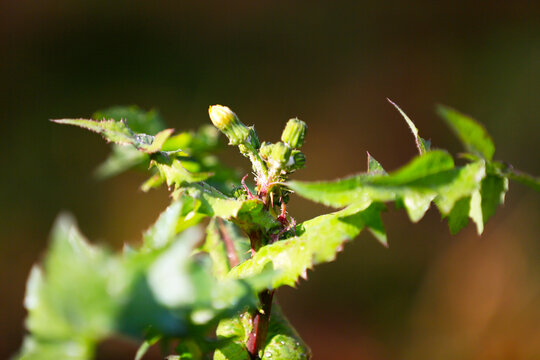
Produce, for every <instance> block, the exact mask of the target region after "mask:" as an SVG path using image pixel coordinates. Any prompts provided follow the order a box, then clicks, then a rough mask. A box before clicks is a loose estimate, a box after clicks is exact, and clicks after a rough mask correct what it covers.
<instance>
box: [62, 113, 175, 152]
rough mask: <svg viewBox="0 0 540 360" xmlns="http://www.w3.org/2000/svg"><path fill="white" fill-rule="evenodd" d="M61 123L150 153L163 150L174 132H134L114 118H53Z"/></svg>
mask: <svg viewBox="0 0 540 360" xmlns="http://www.w3.org/2000/svg"><path fill="white" fill-rule="evenodd" d="M52 121H54V122H56V123H59V124H68V125H75V126H79V127H82V128H85V129H88V130H90V131H94V132H97V133H98V134H101V135H102V136H103V137H104V138H105V139H106V140H107V141H110V142H113V143H115V144H119V145H133V146H135V148H136V149H138V150H140V151H143V152H145V153H148V154H152V153H155V152H158V151H160V150H161V147H162V146H163V144H164V143H165V141H166V140H167V138H168V137H169V136H170V135H171V134H172V132H173V129H166V130H162V131H161V132H159V133H157V134H156V135H155V136H152V135H147V134H143V133H140V134H136V133H134V132H133V131H132V130H131V129H130V128H129V127H128V126H127V124H126V123H125V122H118V121H114V120H102V121H94V120H86V119H60V120H52Z"/></svg>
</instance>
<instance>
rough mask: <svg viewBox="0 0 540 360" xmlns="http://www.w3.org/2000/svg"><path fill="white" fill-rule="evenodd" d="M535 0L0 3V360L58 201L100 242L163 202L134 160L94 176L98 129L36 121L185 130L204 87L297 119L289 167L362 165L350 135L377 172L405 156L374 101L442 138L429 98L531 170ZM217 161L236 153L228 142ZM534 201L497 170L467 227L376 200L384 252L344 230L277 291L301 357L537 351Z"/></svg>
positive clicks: (12, 338) (198, 118)
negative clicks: (492, 189)
mask: <svg viewBox="0 0 540 360" xmlns="http://www.w3.org/2000/svg"><path fill="white" fill-rule="evenodd" d="M538 4H539V3H538V2H535V1H528V2H526V1H505V2H502V1H501V2H499V1H451V2H450V1H444V2H443V1H401V2H397V1H396V2H394V1H371V2H368V1H316V0H311V1H204V2H195V1H189V2H188V1H160V2H150V1H146V2H145V1H91V2H90V1H67V0H66V1H60V0H54V1H27V0H19V1H0V139H1V141H0V150H1V152H0V154H1V161H2V163H1V164H2V166H1V169H2V170H1V176H0V204H1V205H0V234H1V241H0V316H1V318H0V358H6V357H8V356H9V354H12V353H13V352H14V351H15V350H16V349H17V348H18V347H19V345H20V342H21V339H22V336H23V334H24V329H23V318H24V315H25V313H24V309H23V307H22V299H23V295H24V284H25V280H26V277H27V276H28V273H29V269H30V267H31V265H32V264H33V263H34V262H36V261H38V260H39V259H40V257H41V256H42V254H43V252H44V250H45V249H46V246H47V236H48V232H49V230H50V226H51V224H52V222H53V221H54V218H55V217H56V215H57V214H58V213H59V212H60V211H61V210H69V211H71V212H73V213H74V214H75V216H76V217H77V219H78V221H79V225H80V227H81V229H82V231H83V233H84V234H86V235H87V236H88V237H89V238H90V239H92V240H93V241H96V242H106V243H108V244H111V246H114V247H116V248H119V247H120V246H121V244H122V243H123V242H132V243H136V242H137V241H139V239H140V237H141V233H142V231H143V230H144V229H145V228H147V227H148V226H149V225H150V224H151V223H152V222H153V221H154V219H155V218H156V217H157V214H158V213H159V211H161V210H162V209H164V208H165V206H166V204H167V201H168V198H167V193H166V191H164V190H161V191H154V192H152V193H150V194H143V193H141V192H140V191H139V190H138V186H139V184H140V183H141V182H142V181H143V177H142V176H141V175H139V174H133V173H131V174H125V175H122V176H120V177H117V178H115V179H111V180H107V181H104V182H98V181H96V180H94V179H93V178H92V177H91V176H90V174H91V173H92V171H93V169H94V168H95V167H96V166H97V165H98V164H99V163H100V162H101V161H102V160H103V159H104V158H105V156H106V154H107V152H108V147H107V146H106V145H105V144H104V142H103V141H102V139H100V138H99V137H98V136H96V135H94V134H90V133H87V132H85V131H82V130H80V129H75V128H70V127H62V126H58V125H55V124H52V123H50V122H49V121H48V119H51V118H63V117H88V116H90V114H91V113H92V112H93V111H94V110H97V109H100V108H104V107H107V106H111V105H117V104H138V105H140V106H142V107H144V108H146V109H149V108H152V107H155V108H157V109H159V110H160V111H161V113H162V115H163V116H164V118H165V119H166V120H167V121H168V124H169V126H171V127H174V128H176V129H188V128H194V127H197V126H198V125H200V124H203V123H208V121H209V119H208V115H207V108H208V105H210V104H215V103H219V104H224V105H229V106H230V107H231V108H233V109H234V110H235V111H236V112H237V113H238V115H239V116H240V118H241V119H242V120H243V121H244V122H245V123H247V124H248V125H251V124H256V126H257V130H258V132H259V136H260V137H261V138H262V139H268V140H272V141H275V140H276V139H277V138H278V137H279V134H280V132H281V129H282V127H283V125H284V123H285V122H286V120H287V119H288V118H290V117H293V116H298V117H300V118H301V119H303V120H305V121H307V122H308V124H309V132H308V138H307V143H306V144H305V146H304V150H305V153H306V154H307V158H308V163H307V165H308V167H307V169H306V170H303V171H302V172H299V173H298V174H297V175H295V177H296V178H297V179H310V180H315V179H332V178H336V177H339V176H344V175H348V174H351V173H354V172H359V171H364V170H365V162H366V151H367V150H369V151H370V153H371V154H372V155H373V156H374V157H375V158H376V159H378V160H379V161H380V162H381V163H382V164H383V166H385V167H386V168H387V169H389V170H391V169H395V168H396V167H398V166H399V165H400V164H403V163H405V162H406V161H408V160H409V159H410V158H411V157H412V156H414V155H415V146H414V142H413V139H412V137H411V135H410V133H409V130H408V129H407V127H406V125H405V122H404V121H403V120H402V119H401V118H400V116H399V115H398V113H397V112H396V111H395V110H394V109H393V108H392V107H391V106H390V105H389V104H388V103H387V102H386V100H385V98H386V97H389V98H391V99H392V100H394V101H396V102H397V103H398V104H399V105H400V106H401V107H402V108H403V109H404V110H405V111H406V112H407V113H408V115H409V116H410V117H411V118H412V119H413V120H414V121H415V122H416V124H417V126H418V127H419V128H420V131H421V134H422V136H423V137H426V138H431V140H432V143H433V146H435V147H441V148H447V149H450V150H451V151H452V152H453V153H457V152H459V151H461V147H460V144H459V143H458V141H457V140H456V139H455V138H454V137H453V135H452V134H451V133H450V132H449V131H448V130H447V128H446V127H445V125H444V123H443V122H442V121H441V120H440V119H439V118H437V116H436V115H435V114H434V105H435V104H436V103H439V102H440V103H444V104H448V105H451V106H454V107H456V108H458V109H460V110H462V111H464V112H467V113H469V114H471V115H473V116H475V117H476V118H477V119H479V120H481V121H482V122H483V123H484V124H485V125H486V127H487V129H488V130H489V132H490V133H491V134H492V136H493V138H494V141H495V144H496V148H497V151H496V154H495V157H496V158H497V159H500V160H505V161H507V162H509V163H511V164H513V165H514V166H515V167H517V168H520V169H522V170H524V171H527V172H530V173H535V174H540V162H539V156H538V154H539V152H540V145H539V140H540V137H539V134H540V120H539V115H538V114H540V6H539V5H538ZM224 158H225V159H226V161H227V162H228V163H229V164H231V165H233V166H237V167H243V168H244V169H248V164H247V163H246V162H245V161H243V159H241V157H240V155H238V154H237V153H236V151H235V150H234V149H228V150H227V152H226V153H225V154H224ZM246 172H247V170H246ZM539 199H540V196H539V194H535V193H533V191H532V190H528V189H526V188H524V187H522V186H521V185H519V184H511V187H510V192H509V194H508V196H507V202H506V204H505V206H504V207H503V208H501V209H500V210H499V212H498V213H497V214H496V216H495V217H494V218H493V219H492V220H490V222H489V223H488V224H487V227H486V231H485V233H484V235H483V236H482V237H481V238H480V237H478V236H477V235H476V234H475V230H474V228H473V226H471V225H469V227H467V228H466V229H465V230H464V231H462V232H461V233H460V234H459V235H458V236H455V237H451V236H450V235H449V232H448V229H447V226H446V223H445V222H442V221H441V220H440V217H439V215H438V213H437V212H436V210H434V209H432V210H431V211H430V212H429V213H428V214H427V215H426V217H425V218H424V219H423V220H422V221H421V222H420V223H419V224H416V225H414V224H411V223H410V222H409V221H408V219H407V217H406V215H405V213H404V212H403V211H402V212H397V211H394V210H390V211H389V212H388V213H386V214H385V215H384V221H385V223H386V227H387V232H388V236H389V242H390V247H389V249H385V248H383V247H382V246H380V245H379V244H377V243H376V241H375V240H374V239H373V238H371V237H370V236H369V235H368V234H362V235H361V236H360V237H359V238H358V239H356V240H355V241H354V242H353V243H351V244H349V245H347V246H346V249H345V250H346V251H344V253H342V254H340V255H339V257H338V261H337V262H334V263H331V264H326V265H322V266H320V267H318V268H317V270H316V271H315V272H311V273H310V274H309V277H310V281H309V282H305V281H304V282H302V283H301V284H300V285H299V287H298V288H297V289H296V290H293V289H289V288H288V289H284V290H280V292H279V293H280V294H279V298H280V302H281V305H282V306H283V308H284V309H285V311H286V313H287V314H288V315H289V317H290V318H291V320H292V321H293V323H294V324H295V325H296V327H297V329H298V330H299V332H300V333H301V334H302V335H303V337H304V339H305V340H306V341H307V342H308V344H310V345H311V347H312V349H313V351H314V354H315V359H415V360H416V359H426V360H427V359H533V358H538V357H540V281H539V280H540V261H539V258H540V257H539V255H540V245H539V244H540V242H539V241H538V240H539V239H538V238H539V234H540V222H539V219H540V217H539V215H540V201H539ZM290 210H291V213H292V214H293V215H296V217H297V218H298V219H299V220H304V219H307V218H309V217H312V216H315V215H317V214H319V213H320V212H321V211H326V209H324V208H323V207H320V206H316V205H313V204H311V203H308V202H304V201H301V200H295V201H293V203H292V204H291V207H290ZM133 349H134V348H133V347H131V348H130V351H131V353H128V355H127V356H126V357H121V356H118V357H116V358H128V359H129V358H132V357H133ZM111 351H112V350H111ZM113 352H114V351H113ZM105 353H107V351H105ZM108 356H111V355H110V354H109V355H107V354H104V355H102V358H108Z"/></svg>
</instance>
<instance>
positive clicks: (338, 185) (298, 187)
mask: <svg viewBox="0 0 540 360" xmlns="http://www.w3.org/2000/svg"><path fill="white" fill-rule="evenodd" d="M453 167H454V162H453V160H452V157H451V156H450V155H448V153H446V152H443V151H440V150H435V151H430V152H428V153H426V154H424V155H422V156H419V157H416V158H415V159H413V160H412V161H411V162H410V163H409V164H407V165H405V166H403V167H402V168H401V169H398V170H397V171H395V172H392V173H391V174H389V175H388V176H384V175H380V176H376V175H365V174H360V175H355V176H351V177H349V178H345V179H340V180H336V181H323V182H311V183H310V182H298V181H291V182H288V183H287V185H288V186H289V187H290V188H291V189H293V190H294V191H295V192H296V193H298V194H299V195H301V196H303V197H306V198H308V199H310V200H313V201H316V202H320V203H323V204H325V205H328V206H334V207H342V206H347V205H351V204H355V205H356V206H363V207H367V206H369V204H371V203H372V202H373V201H382V202H386V201H398V200H399V201H402V203H403V204H404V205H405V207H406V209H407V213H408V214H409V217H410V218H411V220H412V221H414V222H416V221H418V220H420V219H421V218H422V216H423V215H424V213H425V212H426V211H427V209H428V208H429V205H430V203H431V201H432V200H433V199H434V198H435V197H436V195H437V192H436V189H437V186H442V185H444V182H445V181H446V182H451V181H452V179H453V177H452V173H451V171H453ZM430 181H431V182H430Z"/></svg>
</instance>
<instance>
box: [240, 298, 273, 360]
mask: <svg viewBox="0 0 540 360" xmlns="http://www.w3.org/2000/svg"><path fill="white" fill-rule="evenodd" d="M273 297H274V290H264V291H262V292H260V293H259V301H260V302H261V308H260V309H259V310H257V311H256V312H255V313H254V314H253V320H252V324H253V328H252V330H251V333H250V334H249V337H248V341H247V344H246V347H247V351H248V352H249V355H250V357H251V359H252V360H257V359H260V357H259V351H260V350H261V348H262V347H263V345H264V343H265V341H266V334H267V333H268V325H269V323H270V314H271V311H272V299H273Z"/></svg>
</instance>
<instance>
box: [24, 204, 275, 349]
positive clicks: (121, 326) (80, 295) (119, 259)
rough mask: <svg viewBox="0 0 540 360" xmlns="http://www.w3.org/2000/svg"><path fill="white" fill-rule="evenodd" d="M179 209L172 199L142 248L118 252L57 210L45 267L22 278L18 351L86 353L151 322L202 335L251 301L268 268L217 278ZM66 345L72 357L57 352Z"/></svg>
mask: <svg viewBox="0 0 540 360" xmlns="http://www.w3.org/2000/svg"><path fill="white" fill-rule="evenodd" d="M193 203H194V201H192V204H193ZM188 205H189V204H188ZM189 207H190V206H188V208H189ZM184 211H185V203H183V202H175V203H173V204H172V205H171V206H170V207H169V208H168V209H167V210H166V211H165V212H164V213H163V214H162V215H161V216H160V218H159V219H158V221H157V222H156V224H155V225H154V226H153V227H152V228H151V229H150V230H149V231H147V233H146V234H145V243H144V246H143V248H142V251H137V250H133V249H132V250H127V251H126V252H124V253H123V254H118V255H114V254H111V253H110V252H108V251H107V250H105V249H103V248H101V247H97V246H92V245H90V244H88V242H87V241H86V240H85V239H84V238H83V237H82V236H81V235H80V233H79V232H78V230H77V228H76V226H75V224H74V221H73V220H72V219H71V218H70V217H68V216H62V217H60V218H59V220H58V221H57V225H56V226H55V228H54V231H53V235H52V247H51V249H50V251H49V252H48V255H47V257H46V258H45V261H44V265H43V270H42V269H41V268H40V267H34V269H33V270H32V273H31V276H30V278H29V280H28V285H27V293H26V297H25V306H26V308H27V310H28V318H27V321H26V325H27V328H28V330H29V331H30V333H31V336H30V337H28V340H27V341H26V343H25V346H24V347H23V349H22V352H21V354H20V357H21V358H32V359H33V358H38V359H47V356H46V355H45V354H57V355H58V357H57V358H61V359H63V358H66V359H70V358H73V359H79V358H80V359H83V358H89V357H91V354H92V353H93V351H94V348H95V346H96V344H97V342H98V341H99V340H100V339H103V338H104V337H107V336H109V335H111V334H112V333H120V334H124V335H127V336H131V337H134V338H142V337H143V335H144V334H145V333H146V332H147V329H148V326H149V325H151V326H152V328H153V329H155V331H156V332H157V334H161V335H163V336H174V337H182V338H186V337H194V338H197V337H200V338H203V337H204V334H206V333H207V332H208V331H209V329H210V328H212V326H215V325H216V324H217V323H218V321H219V320H221V319H222V318H226V317H230V316H232V315H233V314H235V313H236V312H238V311H239V310H240V309H244V308H245V307H246V306H251V307H252V306H254V305H255V304H256V301H257V300H256V293H257V291H260V289H262V288H263V287H265V286H266V285H267V284H268V283H269V282H270V281H271V276H272V274H270V273H268V272H267V271H266V272H263V273H261V274H258V276H257V277H252V278H248V279H245V280H234V279H224V280H221V281H219V282H218V281H217V280H216V279H215V278H214V277H213V276H212V275H211V274H210V270H209V268H208V266H207V265H206V264H207V262H204V261H199V260H197V259H196V258H194V257H193V255H192V254H193V251H194V246H195V244H196V243H197V242H198V241H199V239H200V236H201V233H200V231H198V230H197V229H198V228H191V229H190V231H184V232H182V233H180V234H178V228H179V225H178V222H179V221H181V220H182V216H183V215H182V214H183V212H184ZM180 228H181V226H180ZM128 249H129V248H128ZM70 344H73V345H70ZM68 346H71V347H72V352H71V354H75V355H73V356H72V357H70V356H71V355H70V356H68V355H66V356H63V355H62V354H63V351H64V350H65V349H67V348H68ZM36 349H37V350H36ZM36 352H42V353H43V354H44V355H43V356H41V357H38V356H35V357H32V356H34V355H35V354H36ZM77 354H79V355H80V356H79V355H77Z"/></svg>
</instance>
